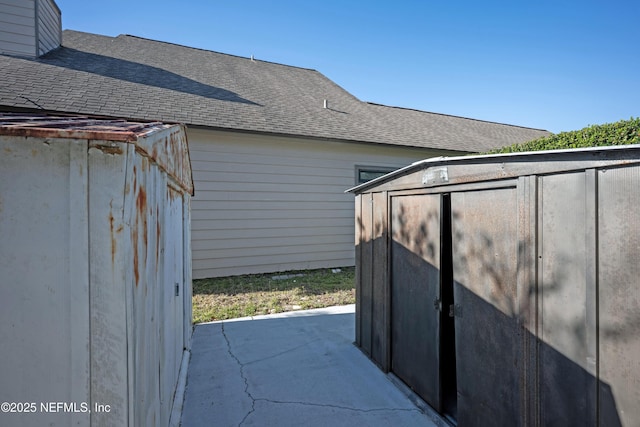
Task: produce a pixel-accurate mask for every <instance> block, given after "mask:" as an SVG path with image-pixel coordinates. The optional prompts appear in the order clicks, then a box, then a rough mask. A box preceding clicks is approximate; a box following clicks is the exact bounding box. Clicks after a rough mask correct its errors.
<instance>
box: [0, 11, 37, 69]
mask: <svg viewBox="0 0 640 427" xmlns="http://www.w3.org/2000/svg"><path fill="white" fill-rule="evenodd" d="M35 8H36V6H35V1H34V0H0V53H3V54H8V55H21V56H35V51H36V48H35V46H36V29H35V25H36V20H35V16H36V11H35Z"/></svg>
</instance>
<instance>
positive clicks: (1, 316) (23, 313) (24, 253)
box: [0, 136, 91, 427]
mask: <svg viewBox="0 0 640 427" xmlns="http://www.w3.org/2000/svg"><path fill="white" fill-rule="evenodd" d="M0 153H1V155H0V236H1V237H0V301H2V309H1V310H0V342H1V343H2V344H1V345H0V360H2V363H1V364H0V378H1V379H2V380H1V381H0V395H2V401H3V402H4V401H8V402H16V403H17V402H21V403H25V402H34V403H36V402H37V408H36V409H37V411H36V412H35V413H26V412H23V413H8V414H7V413H1V414H0V424H2V425H3V426H12V425H15V426H24V427H28V426H42V425H46V424H49V422H50V421H51V414H46V413H43V412H41V411H40V402H52V401H53V402H58V401H59V402H88V401H89V398H88V397H89V393H90V354H89V352H88V351H87V349H88V348H89V346H90V343H91V338H90V327H89V322H88V319H89V238H88V237H89V234H88V230H89V225H88V223H89V212H88V210H87V205H86V201H87V197H88V191H89V187H88V179H87V175H86V171H87V142H86V141H73V140H60V141H59V142H58V143H57V144H55V145H53V144H46V143H44V141H28V142H27V141H23V140H19V141H16V140H14V139H13V138H6V137H3V136H0ZM71 349H75V350H76V351H71ZM55 416H56V418H55V419H56V421H57V422H58V423H60V424H65V425H71V424H72V423H74V422H77V423H79V424H81V425H88V423H89V414H86V413H85V414H82V413H79V414H70V413H67V414H64V413H58V414H55Z"/></svg>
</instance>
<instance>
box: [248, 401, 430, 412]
mask: <svg viewBox="0 0 640 427" xmlns="http://www.w3.org/2000/svg"><path fill="white" fill-rule="evenodd" d="M255 401H256V402H267V403H274V404H284V405H301V406H316V407H320V408H335V409H343V410H345V411H353V412H417V413H419V414H423V412H422V411H421V410H420V409H419V408H372V409H361V408H352V407H349V406H340V405H332V404H329V403H312V402H298V401H285V400H272V399H265V398H262V397H257V398H256V399H255Z"/></svg>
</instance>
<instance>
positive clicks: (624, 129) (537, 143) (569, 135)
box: [487, 117, 640, 154]
mask: <svg viewBox="0 0 640 427" xmlns="http://www.w3.org/2000/svg"><path fill="white" fill-rule="evenodd" d="M626 144H640V118H633V117H632V118H631V119H629V120H621V121H619V122H615V123H606V124H603V125H593V126H587V127H586V128H584V129H581V130H575V131H571V132H561V133H559V134H556V135H550V136H545V137H542V138H538V139H534V140H532V141H528V142H524V143H521V144H514V145H511V146H509V147H504V148H500V149H497V150H493V151H490V152H489V153H487V154H496V153H517V152H523V151H540V150H560V149H568V148H583V147H599V146H606V145H626Z"/></svg>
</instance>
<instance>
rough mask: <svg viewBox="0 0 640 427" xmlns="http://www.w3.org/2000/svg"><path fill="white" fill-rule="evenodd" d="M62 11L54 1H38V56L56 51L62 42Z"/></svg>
mask: <svg viewBox="0 0 640 427" xmlns="http://www.w3.org/2000/svg"><path fill="white" fill-rule="evenodd" d="M61 31H62V22H61V16H60V10H59V9H58V7H57V6H56V5H55V3H54V2H53V1H52V0H39V1H38V34H37V35H38V55H44V54H45V53H47V52H49V51H52V50H53V49H56V48H57V47H58V46H60V43H61V42H62V34H61Z"/></svg>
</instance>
